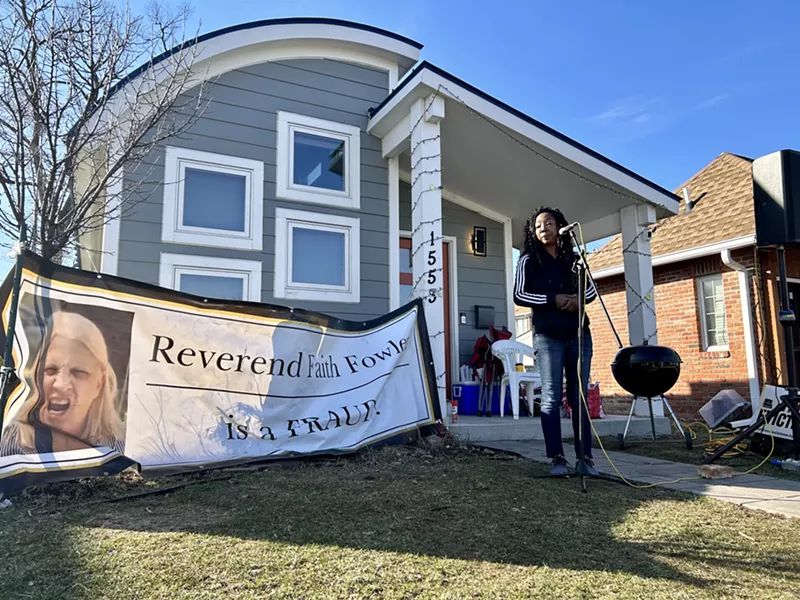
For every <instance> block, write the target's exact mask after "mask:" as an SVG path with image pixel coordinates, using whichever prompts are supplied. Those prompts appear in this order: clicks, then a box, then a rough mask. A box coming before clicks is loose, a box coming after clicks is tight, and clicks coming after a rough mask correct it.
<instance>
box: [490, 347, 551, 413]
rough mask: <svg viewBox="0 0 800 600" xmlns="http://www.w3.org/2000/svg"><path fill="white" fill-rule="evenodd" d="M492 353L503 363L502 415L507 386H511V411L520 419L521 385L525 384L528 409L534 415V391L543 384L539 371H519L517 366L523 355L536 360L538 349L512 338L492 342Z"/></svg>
mask: <svg viewBox="0 0 800 600" xmlns="http://www.w3.org/2000/svg"><path fill="white" fill-rule="evenodd" d="M492 354H494V355H495V356H496V357H497V358H498V359H499V360H500V361H501V362H502V363H503V371H505V372H504V373H503V379H502V381H501V382H500V416H501V417H502V416H503V413H504V412H505V403H506V386H509V387H510V388H511V413H512V414H513V416H514V419H519V386H520V385H524V386H525V399H526V402H527V404H528V410H529V411H530V414H531V416H533V391H534V389H535V388H536V387H537V386H541V385H542V378H541V376H540V375H539V373H538V372H536V371H534V372H530V371H522V372H520V371H517V370H516V368H515V366H516V364H517V363H522V357H523V356H528V357H530V358H533V359H534V364H536V363H535V361H536V351H535V350H534V349H533V348H531V347H530V346H528V345H526V344H523V343H521V342H515V341H512V340H502V341H499V342H495V343H494V344H492Z"/></svg>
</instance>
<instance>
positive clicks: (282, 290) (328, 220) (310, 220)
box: [275, 208, 361, 303]
mask: <svg viewBox="0 0 800 600" xmlns="http://www.w3.org/2000/svg"><path fill="white" fill-rule="evenodd" d="M360 247H361V242H360V233H359V220H358V219H357V218H352V217H340V216H335V215H326V214H321V213H310V212H303V211H295V210H288V209H284V208H278V209H276V210H275V297H276V298H286V299H295V300H317V301H324V302H346V303H357V302H359V301H360V278H361V275H360V271H361V269H360Z"/></svg>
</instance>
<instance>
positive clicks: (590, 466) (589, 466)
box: [583, 456, 600, 475]
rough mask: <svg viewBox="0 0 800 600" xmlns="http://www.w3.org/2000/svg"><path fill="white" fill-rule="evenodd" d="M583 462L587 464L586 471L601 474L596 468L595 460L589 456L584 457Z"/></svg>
mask: <svg viewBox="0 0 800 600" xmlns="http://www.w3.org/2000/svg"><path fill="white" fill-rule="evenodd" d="M583 464H585V465H586V472H587V473H589V475H600V473H598V472H597V469H595V468H594V461H593V460H592V459H591V458H589V457H588V456H587V457H585V458H584V459H583Z"/></svg>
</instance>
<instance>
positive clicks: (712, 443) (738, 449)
mask: <svg viewBox="0 0 800 600" xmlns="http://www.w3.org/2000/svg"><path fill="white" fill-rule="evenodd" d="M578 232H579V235H580V237H581V250H582V251H583V253H584V257H585V256H587V254H588V253H587V252H586V242H584V240H583V228H582V227H581V225H580V223H579V224H578ZM583 278H584V281H583V293H584V299H585V296H586V290H587V288H588V284H589V272H588V271H584V274H583ZM597 294H598V296H599V294H600V292H599V291H598V292H597ZM584 305H585V302H580V301H579V302H578V322H579V323H581V324H583V322H584V318H585V316H586V313H585V310H581V307H584ZM584 308H585V307H584ZM582 362H583V347H582V346H581V352H579V353H578V389H579V390H580V396H581V398H580V399H581V402H582V403H583V406H584V408H585V410H586V414H589V403H588V401H587V400H586V393H585V390H584V389H583V369H582ZM761 413H762V414H764V415H765V416H766V414H765V411H764V407H763V406H762V407H761ZM765 423H766V426H767V430H768V431H769V436H770V439H771V440H772V447H771V448H770V451H769V454H767V456H766V458H764V460H762V461H761V462H760V463H759V464H758V465H756V466H755V467H753V468H752V469H750V470H749V471H745V472H743V473H739V472H737V473H736V475H748V474H750V473H752V472H753V471H755V470H757V469H760V468H761V467H762V466H764V464H766V462H767V461H768V460H769V459H770V458H771V457H772V454H773V452H775V436H774V434H773V432H772V426H771V425H770V424H769V422H768V421H766V419H765ZM589 425H590V426H591V428H592V432H593V433H594V436H595V438H596V439H597V443H598V444H599V446H600V450H602V451H603V455H604V456H605V457H606V460H607V461H608V463H609V464H610V465H611V467H612V468H613V469H614V471H615V472H616V473H617V476H618V477H619V478H620V479H621V480H622V481H623V482H625V483H626V484H628V485H629V486H630V487H633V488H652V487H658V486H661V485H671V484H674V483H680V482H681V481H693V480H698V479H704V478H703V477H700V476H699V475H698V476H697V477H682V478H679V479H674V480H672V481H659V482H658V483H648V484H636V483H633V482H631V481H628V480H627V479H626V478H625V476H623V475H622V473H620V471H619V469H618V468H617V465H615V464H614V461H613V460H611V457H610V456H609V455H608V452H607V451H606V449H605V447H604V446H603V440H602V439H600V435H598V433H597V429H595V426H594V421H593V420H592V419H591V418H590V419H589ZM581 427H583V425H582V424H581ZM687 429H688V431H689V432H690V434H691V435H692V436H696V434H695V432H694V431H693V430H692V429H691V427H687ZM706 429H707V430H708V433H709V441H708V443H707V444H704V446H705V447H706V452H708V451H709V450H713V449H716V448H719V447H722V446H723V445H725V444H726V443H727V442H728V441H729V440H730V439H731V438H732V437H733V436H732V435H730V436H729V437H728V438H727V439H717V440H714V439H713V434H714V430H712V429H710V428H708V427H706ZM728 431H730V432H731V434H732V433H733V432H732V430H728ZM744 449H746V446H745V445H744V444H737V445H736V446H734V448H733V450H734V452H733V453H731V452H730V451H729V452H727V453H725V455H724V456H730V455H731V454H740V453H742V452H743V451H744Z"/></svg>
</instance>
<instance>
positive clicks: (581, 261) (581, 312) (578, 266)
mask: <svg viewBox="0 0 800 600" xmlns="http://www.w3.org/2000/svg"><path fill="white" fill-rule="evenodd" d="M569 234H570V239H571V240H572V244H573V246H574V247H575V249H577V251H578V252H577V260H576V261H575V266H574V267H573V269H574V270H575V271H576V272H577V274H578V356H579V365H580V367H581V368H580V369H578V390H579V397H578V408H577V417H578V428H577V436H576V438H575V445H576V447H577V448H579V451H578V459H577V461H576V463H575V473H574V475H575V476H577V477H579V478H580V482H581V491H582V492H584V493H586V492H587V489H586V479H602V480H603V481H613V482H615V483H622V484H627V482H626V481H625V480H623V479H621V478H619V477H614V476H612V475H603V474H602V473H598V474H596V475H595V474H592V473H590V472H589V468H588V467H587V466H586V461H585V457H584V451H583V448H584V446H583V439H584V437H583V436H584V431H583V414H584V412H583V411H584V410H585V408H586V407H585V406H584V399H585V397H586V392H587V391H588V390H586V389H584V386H583V373H582V371H583V324H584V321H585V320H586V290H585V289H584V281H585V278H586V276H588V277H590V278H591V271H590V270H589V265H588V263H587V262H586V254H585V253H584V252H583V248H581V245H580V243H579V242H578V239H577V238H576V237H575V232H574V227H570V229H569ZM592 285H594V279H593V278H592ZM596 290H597V286H595V291H596ZM597 296H598V298H599V297H600V294H597ZM601 303H602V299H601ZM603 309H604V310H605V311H606V316H607V317H608V319H609V322H611V317H610V316H609V314H608V310H606V308H605V304H603ZM611 329H612V330H613V331H614V335H615V336H616V338H617V342H618V343H619V345H620V348H621V347H622V342H621V340H620V338H619V335H618V334H617V331H616V329H614V325H613V323H612V324H611ZM572 418H573V419H574V418H575V415H573V417H572ZM559 426H560V424H559ZM589 435H591V432H590V433H589ZM572 476H573V474H572V473H567V474H565V475H555V474H553V473H546V474H544V475H535V476H534V477H535V478H536V479H545V478H548V477H572Z"/></svg>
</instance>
